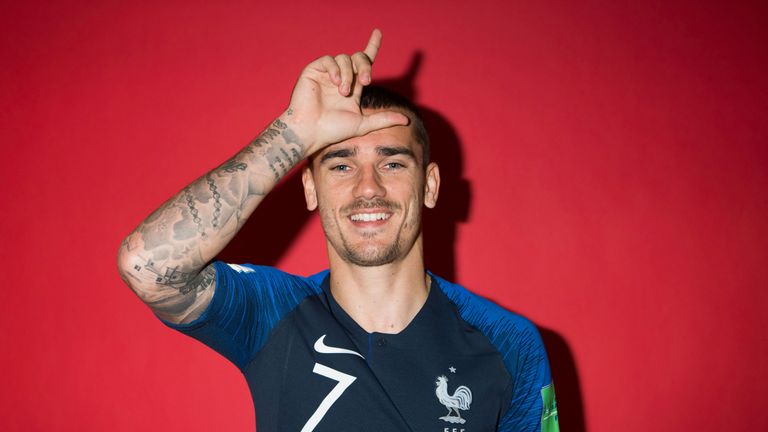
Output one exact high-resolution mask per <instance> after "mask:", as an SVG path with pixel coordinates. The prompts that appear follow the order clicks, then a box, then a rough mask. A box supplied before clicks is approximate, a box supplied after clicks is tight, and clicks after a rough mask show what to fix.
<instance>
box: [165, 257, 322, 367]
mask: <svg viewBox="0 0 768 432" xmlns="http://www.w3.org/2000/svg"><path fill="white" fill-rule="evenodd" d="M214 266H215V269H216V288H215V291H214V294H213V298H212V299H211V303H210V304H209V305H208V307H207V308H206V310H205V311H204V312H203V313H202V315H201V316H200V317H199V318H197V319H196V320H195V321H193V322H191V323H188V324H173V323H170V322H167V321H163V323H164V324H165V325H167V326H168V327H171V328H173V329H175V330H178V331H180V332H181V333H184V334H186V335H188V336H190V337H193V338H195V339H197V340H199V341H200V342H202V343H204V344H206V345H208V346H209V347H211V348H212V349H214V350H216V351H217V352H218V353H219V354H221V355H223V356H224V357H226V358H227V359H229V360H230V361H231V362H232V363H234V364H235V365H236V366H237V367H238V368H240V370H243V369H244V368H245V367H246V366H247V365H248V363H249V362H250V361H251V360H252V359H253V357H255V356H256V354H257V353H258V352H259V350H260V349H261V347H263V346H264V344H265V343H266V341H267V339H268V337H269V334H270V332H271V330H272V329H273V328H274V326H275V325H277V323H278V322H279V321H280V320H281V319H282V318H283V317H284V316H285V315H286V314H288V313H289V312H290V311H291V310H293V309H294V308H295V307H296V306H297V305H298V304H299V303H300V302H301V301H302V300H303V299H304V298H305V297H306V296H308V295H312V294H315V293H317V292H319V291H320V288H319V287H318V286H317V284H316V283H315V282H314V280H312V279H307V278H303V277H300V276H296V275H291V274H288V273H285V272H282V271H280V270H277V269H275V268H273V267H265V266H253V265H236V264H227V263H224V262H221V261H216V262H214Z"/></svg>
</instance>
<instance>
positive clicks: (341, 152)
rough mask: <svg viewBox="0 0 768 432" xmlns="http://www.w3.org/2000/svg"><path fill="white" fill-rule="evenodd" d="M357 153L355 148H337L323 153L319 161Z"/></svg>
mask: <svg viewBox="0 0 768 432" xmlns="http://www.w3.org/2000/svg"><path fill="white" fill-rule="evenodd" d="M355 154H357V150H356V149H355V150H351V149H339V150H334V151H329V152H328V153H326V154H324V155H323V157H321V158H320V163H323V162H325V161H327V160H328V159H333V158H346V157H351V156H354V155H355Z"/></svg>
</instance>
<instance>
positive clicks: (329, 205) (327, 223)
mask: <svg viewBox="0 0 768 432" xmlns="http://www.w3.org/2000/svg"><path fill="white" fill-rule="evenodd" d="M370 112H372V111H370V110H364V113H366V114H368V113H370ZM311 163H312V169H311V170H310V169H305V170H304V173H303V175H302V180H303V182H304V194H305V197H306V200H307V208H308V209H309V210H314V209H315V208H317V209H318V211H319V213H320V219H321V222H322V225H323V231H324V232H325V236H326V239H327V241H328V243H329V245H330V246H331V249H332V250H330V251H329V253H335V254H336V255H338V256H339V257H340V258H341V259H342V260H344V261H346V262H348V263H351V264H354V265H358V266H366V267H369V266H380V265H385V264H389V263H392V262H396V261H398V260H401V259H403V258H404V257H406V256H407V255H408V254H409V253H411V252H412V250H413V249H414V245H416V244H417V243H420V241H421V210H422V205H426V206H427V207H430V208H431V207H434V206H435V203H436V202H437V191H438V188H439V184H440V176H439V172H438V169H437V165H435V164H429V166H428V167H427V168H426V169H424V167H423V164H422V148H421V145H420V144H419V143H418V142H417V141H415V140H414V138H413V134H412V133H411V130H410V126H395V127H391V128H386V129H381V130H378V131H375V132H371V133H369V134H367V135H365V136H361V137H355V138H352V139H349V140H347V141H343V142H340V143H338V144H334V145H331V146H329V147H327V148H325V149H323V150H322V151H321V152H319V153H318V154H317V155H315V157H314V158H313V160H312V162H311Z"/></svg>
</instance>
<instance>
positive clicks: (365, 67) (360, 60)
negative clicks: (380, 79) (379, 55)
mask: <svg viewBox="0 0 768 432" xmlns="http://www.w3.org/2000/svg"><path fill="white" fill-rule="evenodd" d="M352 66H353V67H354V68H355V72H356V73H357V79H358V80H360V84H363V85H368V84H370V83H371V59H369V58H368V55H366V54H365V53H362V52H356V53H354V54H352Z"/></svg>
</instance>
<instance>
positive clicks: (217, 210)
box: [205, 174, 221, 228]
mask: <svg viewBox="0 0 768 432" xmlns="http://www.w3.org/2000/svg"><path fill="white" fill-rule="evenodd" d="M205 180H206V181H207V182H208V189H210V190H211V195H213V220H212V221H211V225H212V226H213V227H214V228H218V227H219V216H221V201H220V200H219V198H221V194H220V193H219V191H218V190H217V189H218V187H217V186H216V182H214V181H213V178H211V175H210V174H208V175H206V176H205Z"/></svg>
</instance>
